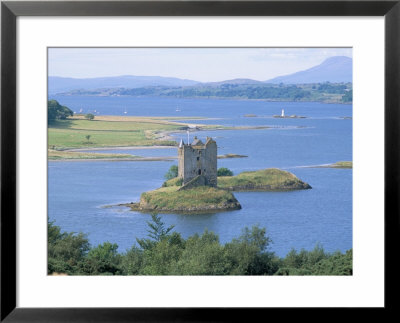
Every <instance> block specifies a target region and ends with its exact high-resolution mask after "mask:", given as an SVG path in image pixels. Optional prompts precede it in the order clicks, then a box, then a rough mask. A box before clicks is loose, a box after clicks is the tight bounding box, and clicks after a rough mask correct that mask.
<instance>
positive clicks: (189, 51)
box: [48, 48, 352, 82]
mask: <svg viewBox="0 0 400 323" xmlns="http://www.w3.org/2000/svg"><path fill="white" fill-rule="evenodd" d="M331 56H348V57H352V49H351V48H50V49H49V55H48V65H49V75H50V76H63V77H74V78H90V77H102V76H119V75H138V76H139V75H142V76H169V77H178V78H183V79H191V80H195V81H201V82H207V81H223V80H229V79H235V78H250V79H254V80H259V81H265V80H268V79H271V78H273V77H276V76H281V75H285V74H290V73H294V72H298V71H300V70H304V69H307V68H310V67H312V66H315V65H318V64H320V63H322V62H323V61H324V60H325V59H326V58H328V57H331Z"/></svg>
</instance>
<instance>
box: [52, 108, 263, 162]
mask: <svg viewBox="0 0 400 323" xmlns="http://www.w3.org/2000/svg"><path fill="white" fill-rule="evenodd" d="M177 119H179V120H180V121H179V122H178V121H176V120H177ZM200 119H206V118H204V117H203V118H200V117H178V118H176V117H133V116H95V119H94V120H87V119H85V117H84V116H83V115H74V117H71V118H67V119H65V120H56V121H54V122H53V123H52V124H50V125H49V127H48V159H49V160H51V161H53V160H63V161H72V160H86V159H87V160H115V161H117V160H132V161H137V160H141V161H144V160H150V161H151V160H171V158H176V157H174V156H162V157H143V156H133V155H130V154H121V153H115V154H114V153H111V154H110V153H107V154H103V153H99V152H98V151H101V150H103V149H104V150H105V149H107V150H109V149H119V150H122V149H145V148H163V147H166V148H171V147H176V146H177V142H176V140H175V138H174V137H172V136H171V134H172V133H180V132H181V133H182V134H185V135H186V132H187V131H202V130H251V129H268V128H269V127H268V126H255V127H251V126H237V127H226V126H221V125H206V124H200V123H193V122H190V123H185V122H184V121H185V120H190V121H193V120H200ZM88 150H90V152H87V151H88ZM239 157H246V156H243V155H235V154H226V155H223V156H221V157H220V158H239Z"/></svg>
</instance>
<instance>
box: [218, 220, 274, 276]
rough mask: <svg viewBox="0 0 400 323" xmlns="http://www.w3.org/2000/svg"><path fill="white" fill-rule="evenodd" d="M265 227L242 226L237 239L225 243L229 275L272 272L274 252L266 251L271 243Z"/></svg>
mask: <svg viewBox="0 0 400 323" xmlns="http://www.w3.org/2000/svg"><path fill="white" fill-rule="evenodd" d="M265 233H266V232H265V229H264V228H259V227H257V226H254V227H253V228H252V229H251V230H250V229H249V228H247V227H246V228H244V229H243V230H242V234H241V236H240V237H239V238H238V239H233V240H232V242H230V243H227V244H226V245H225V249H226V255H227V257H228V259H229V264H230V274H231V275H267V274H272V273H273V272H274V267H275V265H274V261H273V259H274V258H275V256H274V254H273V253H271V252H268V251H267V249H268V246H269V244H270V243H271V240H270V238H268V237H267V236H266V235H265Z"/></svg>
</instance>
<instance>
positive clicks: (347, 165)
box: [303, 161, 353, 168]
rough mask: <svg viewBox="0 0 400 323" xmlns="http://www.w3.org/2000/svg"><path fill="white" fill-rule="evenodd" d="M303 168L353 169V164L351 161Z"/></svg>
mask: <svg viewBox="0 0 400 323" xmlns="http://www.w3.org/2000/svg"><path fill="white" fill-rule="evenodd" d="M303 167H308V168H353V162H352V161H338V162H336V163H333V164H325V165H315V166H303Z"/></svg>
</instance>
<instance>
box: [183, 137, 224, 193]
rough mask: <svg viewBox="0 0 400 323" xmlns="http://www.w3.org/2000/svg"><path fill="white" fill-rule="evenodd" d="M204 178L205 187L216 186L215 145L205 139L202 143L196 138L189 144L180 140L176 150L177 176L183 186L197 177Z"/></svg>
mask: <svg viewBox="0 0 400 323" xmlns="http://www.w3.org/2000/svg"><path fill="white" fill-rule="evenodd" d="M200 175H201V176H204V178H205V181H204V182H205V185H208V186H214V187H216V186H217V143H216V142H215V141H214V140H213V139H212V138H210V137H207V139H206V142H205V143H203V142H202V141H201V140H200V139H198V138H197V137H194V140H193V142H192V143H191V144H185V143H184V142H183V140H181V142H180V144H179V148H178V176H179V177H180V178H182V179H183V185H185V184H186V183H188V182H189V181H191V180H192V179H193V178H195V177H197V176H200Z"/></svg>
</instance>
